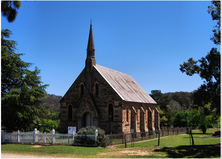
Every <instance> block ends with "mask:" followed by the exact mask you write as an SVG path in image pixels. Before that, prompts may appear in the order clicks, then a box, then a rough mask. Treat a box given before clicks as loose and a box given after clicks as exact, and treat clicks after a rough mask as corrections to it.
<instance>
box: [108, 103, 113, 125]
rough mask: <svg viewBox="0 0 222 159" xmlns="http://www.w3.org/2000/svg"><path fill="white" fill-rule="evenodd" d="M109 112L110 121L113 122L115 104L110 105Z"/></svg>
mask: <svg viewBox="0 0 222 159" xmlns="http://www.w3.org/2000/svg"><path fill="white" fill-rule="evenodd" d="M108 111H109V120H110V121H113V104H112V103H110V104H109V105H108Z"/></svg>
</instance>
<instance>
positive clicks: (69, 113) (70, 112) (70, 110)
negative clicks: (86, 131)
mask: <svg viewBox="0 0 222 159" xmlns="http://www.w3.org/2000/svg"><path fill="white" fill-rule="evenodd" d="M68 109H69V111H68V120H72V105H69V107H68Z"/></svg>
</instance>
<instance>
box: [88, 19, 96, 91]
mask: <svg viewBox="0 0 222 159" xmlns="http://www.w3.org/2000/svg"><path fill="white" fill-rule="evenodd" d="M86 50H87V57H86V63H85V69H86V89H87V90H88V91H89V92H91V79H92V73H93V65H96V60H95V47H94V40H93V32H92V23H91V24H90V30H89V39H88V46H87V49H86Z"/></svg>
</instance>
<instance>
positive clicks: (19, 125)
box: [1, 29, 48, 131]
mask: <svg viewBox="0 0 222 159" xmlns="http://www.w3.org/2000/svg"><path fill="white" fill-rule="evenodd" d="M11 34H12V33H11V31H10V30H8V29H5V30H2V31H1V67H2V68H1V82H2V83H1V106H2V111H1V115H2V126H3V127H4V128H5V129H8V130H24V131H28V130H33V128H34V126H36V124H39V123H38V122H40V119H39V117H38V116H39V115H40V114H44V113H48V106H41V105H42V102H41V101H40V99H41V98H43V97H45V95H46V91H45V89H46V87H47V86H48V85H43V83H42V82H41V77H40V76H39V74H40V70H38V68H35V70H34V71H31V70H29V67H30V66H31V63H26V62H24V61H22V60H21V58H20V56H22V55H23V54H17V53H15V50H16V45H17V44H16V42H15V41H13V40H7V39H6V38H10V35H11Z"/></svg>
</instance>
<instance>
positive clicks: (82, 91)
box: [80, 84, 84, 97]
mask: <svg viewBox="0 0 222 159" xmlns="http://www.w3.org/2000/svg"><path fill="white" fill-rule="evenodd" d="M80 94H81V97H82V96H83V95H84V85H83V84H81V88H80Z"/></svg>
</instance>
